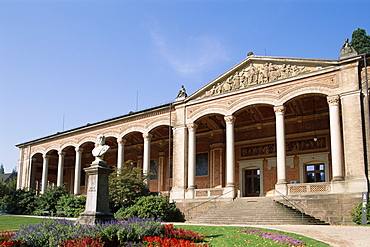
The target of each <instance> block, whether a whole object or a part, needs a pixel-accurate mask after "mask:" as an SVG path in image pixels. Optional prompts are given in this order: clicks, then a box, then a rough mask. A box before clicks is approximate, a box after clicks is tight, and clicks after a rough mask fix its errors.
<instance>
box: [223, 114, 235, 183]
mask: <svg viewBox="0 0 370 247" xmlns="http://www.w3.org/2000/svg"><path fill="white" fill-rule="evenodd" d="M224 119H225V122H226V187H235V144H234V122H235V117H234V116H231V115H230V116H225V117H224Z"/></svg>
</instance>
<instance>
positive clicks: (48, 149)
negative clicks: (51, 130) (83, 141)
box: [45, 145, 59, 154]
mask: <svg viewBox="0 0 370 247" xmlns="http://www.w3.org/2000/svg"><path fill="white" fill-rule="evenodd" d="M55 146H56V145H52V146H50V147H47V148H45V154H48V153H51V152H52V151H56V152H57V153H58V152H59V148H56V147H55Z"/></svg>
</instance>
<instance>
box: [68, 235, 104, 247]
mask: <svg viewBox="0 0 370 247" xmlns="http://www.w3.org/2000/svg"><path fill="white" fill-rule="evenodd" d="M86 246H89V247H103V246H104V243H103V242H102V241H101V238H99V237H95V238H92V237H89V236H87V237H84V238H80V239H70V240H68V241H66V242H64V243H63V244H62V245H61V247H86Z"/></svg>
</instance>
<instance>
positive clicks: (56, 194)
mask: <svg viewBox="0 0 370 247" xmlns="http://www.w3.org/2000/svg"><path fill="white" fill-rule="evenodd" d="M68 194H69V192H68V191H67V189H66V188H65V187H64V186H55V187H49V188H48V189H47V191H45V193H44V194H41V195H40V196H39V197H37V198H36V200H35V210H34V212H33V214H34V215H41V214H42V212H43V211H49V213H50V214H55V213H56V211H57V209H56V205H57V202H58V200H59V199H60V198H61V197H62V196H65V195H68Z"/></svg>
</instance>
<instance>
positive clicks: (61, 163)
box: [57, 151, 66, 186]
mask: <svg viewBox="0 0 370 247" xmlns="http://www.w3.org/2000/svg"><path fill="white" fill-rule="evenodd" d="M58 155H59V158H58V175H57V176H58V177H57V186H62V185H63V167H64V156H65V155H66V153H65V152H62V151H60V152H58Z"/></svg>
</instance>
